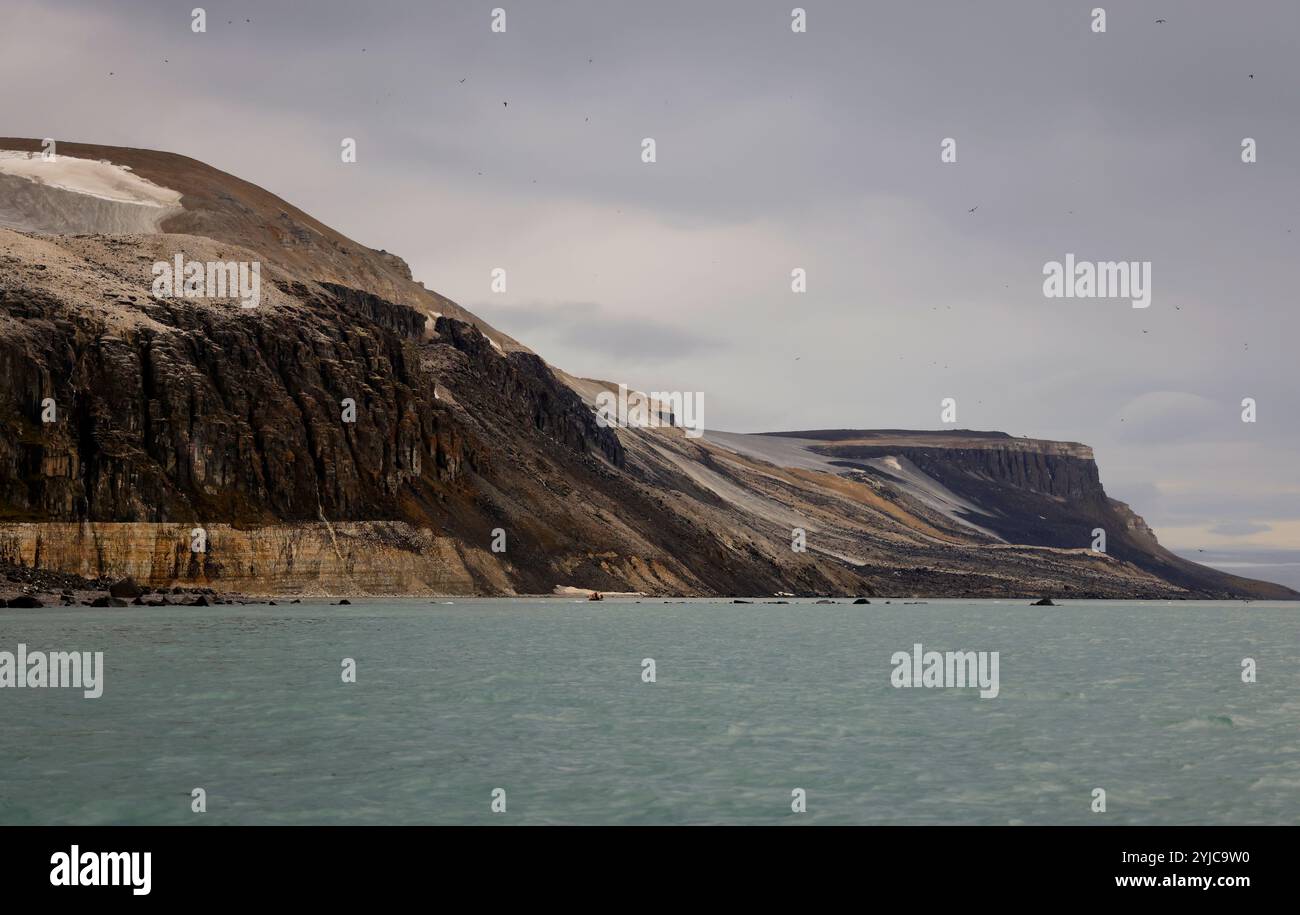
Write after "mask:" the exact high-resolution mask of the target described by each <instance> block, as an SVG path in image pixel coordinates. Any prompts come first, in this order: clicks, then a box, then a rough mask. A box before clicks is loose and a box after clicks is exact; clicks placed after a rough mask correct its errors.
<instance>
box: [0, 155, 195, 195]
mask: <svg viewBox="0 0 1300 915" xmlns="http://www.w3.org/2000/svg"><path fill="white" fill-rule="evenodd" d="M0 174H4V175H13V176H14V177H17V178H25V179H27V180H28V181H31V182H33V183H34V184H42V185H45V186H46V187H52V188H57V189H58V190H61V191H71V192H72V193H74V194H85V195H86V196H88V197H95V198H98V199H99V200H108V201H112V202H113V203H130V204H135V205H137V206H143V207H154V208H165V207H176V206H180V202H181V194H180V192H178V191H173V190H172V189H171V188H167V187H162V186H161V185H157V184H154V183H153V182H152V181H149V180H148V179H145V178H141V177H140V176H139V175H137V174H135V173H133V172H132V171H131V169H130V168H128V167H127V166H125V165H114V164H113V163H112V162H109V161H108V160H107V159H77V158H74V157H73V156H56V157H54V158H53V159H44V158H42V157H41V154H40V153H30V152H22V151H19V150H12V149H4V150H0Z"/></svg>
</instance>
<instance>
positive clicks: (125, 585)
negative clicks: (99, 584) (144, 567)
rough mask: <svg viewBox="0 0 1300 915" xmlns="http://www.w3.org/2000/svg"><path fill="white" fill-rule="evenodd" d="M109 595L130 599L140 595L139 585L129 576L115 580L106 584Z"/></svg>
mask: <svg viewBox="0 0 1300 915" xmlns="http://www.w3.org/2000/svg"><path fill="white" fill-rule="evenodd" d="M108 594H109V597H120V598H122V599H123V600H130V599H131V598H133V597H139V596H140V586H139V585H138V584H136V583H135V579H134V578H132V577H131V576H129V575H128V576H127V577H126V578H123V579H122V580H121V581H115V582H113V584H111V585H109V586H108Z"/></svg>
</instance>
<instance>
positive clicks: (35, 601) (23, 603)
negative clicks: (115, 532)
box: [0, 565, 276, 609]
mask: <svg viewBox="0 0 1300 915" xmlns="http://www.w3.org/2000/svg"><path fill="white" fill-rule="evenodd" d="M265 603H271V604H274V603H276V602H275V601H273V600H269V599H260V600H259V599H258V598H255V597H250V596H248V595H244V594H231V593H222V592H219V591H217V590H216V589H214V588H180V587H176V588H150V587H146V586H141V585H140V584H138V583H137V582H136V581H135V580H134V579H132V578H122V579H118V580H116V581H113V580H111V579H108V578H96V579H89V578H82V577H81V576H79V575H69V574H67V573H65V572H52V571H48V570H44V569H32V568H29V567H27V566H14V565H0V608H13V609H37V608H40V607H77V606H82V607H131V606H135V607H211V606H215V605H217V604H265Z"/></svg>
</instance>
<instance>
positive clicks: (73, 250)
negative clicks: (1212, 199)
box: [0, 140, 1272, 597]
mask: <svg viewBox="0 0 1300 915" xmlns="http://www.w3.org/2000/svg"><path fill="white" fill-rule="evenodd" d="M13 142H15V141H6V140H0V148H5V147H8V148H15V147H13V146H11V145H9V144H12V143H13ZM22 142H24V143H29V144H30V143H31V141H22ZM17 148H26V147H17ZM61 148H62V149H63V150H64V151H65V153H68V154H73V155H75V154H77V152H78V151H79V150H80V149H83V148H81V147H77V146H76V145H74V144H65V145H61ZM84 149H85V150H86V151H88V152H90V153H91V154H93V155H96V156H98V157H103V158H107V159H111V160H113V161H117V162H122V163H124V164H128V165H130V166H131V167H132V168H133V169H135V171H136V173H138V174H140V175H141V176H143V177H146V178H148V179H150V180H152V181H156V182H158V183H159V184H160V185H164V186H165V187H167V188H174V189H175V190H176V191H177V192H179V193H180V194H181V195H182V196H181V200H182V209H181V211H180V212H179V213H175V214H172V215H170V216H167V217H166V218H165V219H163V220H162V224H161V227H162V229H163V232H161V233H151V234H143V235H122V234H114V231H113V226H117V225H119V224H121V222H122V220H123V219H125V217H123V216H122V214H121V213H117V212H115V213H114V216H113V220H114V223H113V226H110V227H108V228H106V229H103V230H102V231H99V232H98V233H97V234H89V235H87V234H83V235H69V234H63V235H58V234H56V235H44V234H38V233H34V232H21V231H12V230H9V229H0V565H5V564H8V565H19V566H27V567H29V568H31V567H36V568H43V569H52V570H58V571H63V572H68V573H73V574H77V575H81V576H83V577H86V578H97V577H100V576H104V575H109V576H119V575H126V574H129V575H132V576H134V577H135V578H137V579H138V580H140V581H141V582H142V583H146V584H149V585H151V586H154V587H170V586H175V585H196V584H198V585H204V586H215V587H225V588H236V589H239V590H242V591H245V592H248V593H259V592H264V593H274V594H301V593H330V594H341V593H448V594H469V593H482V594H505V593H548V592H550V591H552V590H553V589H554V588H556V587H559V586H576V587H588V588H597V589H600V590H606V591H619V590H641V591H646V592H648V593H657V594H723V595H726V594H736V595H752V594H771V593H773V592H777V591H789V592H794V593H800V594H846V593H863V594H873V595H910V594H952V595H973V596H1012V595H1015V596H1023V595H1034V596H1037V595H1040V594H1043V593H1050V594H1054V595H1069V596H1107V597H1133V596H1141V597H1185V596H1204V595H1210V594H1216V595H1217V594H1228V593H1240V594H1258V595H1261V596H1262V595H1263V594H1264V592H1265V591H1266V590H1267V588H1269V587H1271V586H1263V585H1260V584H1259V583H1250V582H1246V581H1245V580H1242V579H1231V578H1230V577H1228V576H1218V573H1209V570H1204V569H1201V568H1200V567H1198V566H1194V565H1192V564H1190V563H1183V562H1182V561H1181V560H1175V559H1174V558H1173V557H1169V556H1168V554H1165V553H1164V552H1163V551H1161V550H1160V549H1159V547H1158V545H1157V544H1155V541H1154V537H1152V536H1151V535H1150V533H1149V531H1146V530H1145V526H1144V525H1143V524H1142V523H1141V520H1140V519H1138V518H1137V517H1136V516H1135V515H1133V514H1132V513H1131V512H1128V510H1127V507H1126V506H1122V505H1120V504H1119V503H1115V502H1113V501H1111V500H1109V499H1108V498H1107V497H1106V496H1105V493H1104V491H1103V490H1102V488H1101V485H1100V481H1099V477H1098V473H1097V468H1096V465H1095V464H1094V463H1093V462H1092V458H1091V453H1090V452H1089V451H1088V450H1087V449H1086V448H1085V447H1084V446H1081V445H1074V444H1069V443H1044V442H1028V441H1026V440H1018V439H1011V438H1009V437H1007V436H1002V435H999V434H996V433H961V434H952V433H903V432H896V431H894V432H890V431H886V432H871V433H868V432H857V431H852V430H841V431H839V432H833V433H797V434H795V435H801V436H803V437H804V438H803V439H802V444H801V445H799V449H802V450H801V452H800V455H799V457H798V459H797V460H784V459H781V458H772V459H770V460H768V459H763V458H761V457H755V456H754V455H752V454H749V453H747V452H746V449H744V448H741V449H739V450H737V449H736V448H733V447H725V446H722V445H719V444H717V443H714V442H710V441H704V440H692V439H687V438H685V437H684V436H683V435H682V434H681V433H680V430H671V429H668V430H665V429H617V430H615V429H608V428H603V427H601V426H600V425H598V424H597V422H596V420H595V415H594V411H593V409H592V404H591V401H590V397H591V392H592V391H594V390H596V389H597V388H599V384H598V383H594V382H590V383H588V382H582V381H581V380H578V379H571V378H568V377H567V376H563V375H562V374H558V373H557V372H556V371H555V370H553V369H552V368H551V367H550V366H549V365H547V363H546V362H545V361H543V360H542V359H541V358H540V357H538V356H536V355H535V354H533V353H531V352H530V351H528V350H527V349H526V348H524V347H523V346H521V345H520V344H518V343H516V342H515V341H513V340H510V339H509V338H508V337H505V336H503V335H500V334H499V333H498V332H496V331H495V330H494V329H493V328H491V327H490V326H488V325H486V324H484V323H483V322H481V321H479V320H478V319H477V318H475V317H474V316H473V315H470V314H469V313H468V312H465V311H464V310H463V309H460V308H459V307H458V306H456V305H455V304H454V303H451V302H449V301H447V300H446V299H443V298H442V297H440V296H437V295H436V293H431V292H429V291H428V290H425V289H424V288H423V287H422V286H420V285H419V284H417V283H414V282H413V281H412V280H411V278H410V273H409V270H408V269H407V268H406V266H405V264H404V263H403V262H401V261H400V259H398V258H396V257H395V256H393V255H390V254H388V253H386V252H380V251H372V250H370V249H368V248H364V247H363V246H360V245H357V244H356V243H355V242H352V241H350V240H348V239H346V238H344V237H343V236H341V235H339V234H338V233H336V232H334V231H333V230H331V229H328V227H325V226H322V225H321V224H320V223H317V222H316V221H315V220H312V219H311V218H310V217H308V216H306V215H305V214H302V213H301V212H300V211H297V210H295V209H294V208H293V207H291V206H290V205H289V204H287V203H285V202H284V201H280V200H278V198H275V197H273V196H272V195H270V194H267V193H266V192H265V191H262V190H261V189H259V188H255V187H253V186H252V185H248V184H246V183H245V182H241V181H238V179H235V178H232V177H231V176H228V175H223V174H222V173H220V172H217V171H216V170H214V169H210V168H208V167H207V166H203V165H202V164H201V163H195V162H193V161H192V160H187V159H184V158H182V157H174V156H167V155H166V154H162V153H150V152H143V151H139V150H112V149H108V148H101V147H84ZM9 183H12V182H9ZM5 186H7V184H3V185H0V214H3V213H5V212H6V210H5V200H4V198H3V196H2V193H3V188H4V187H5ZM41 193H42V192H41V191H39V190H32V189H31V188H27V187H25V188H24V193H23V195H22V198H21V206H15V207H14V208H11V211H9V215H10V219H9V222H10V224H14V223H16V222H21V221H22V220H23V219H27V220H30V219H32V218H34V217H33V214H37V215H40V216H41V217H42V218H43V219H51V218H57V217H58V214H59V213H63V212H65V211H67V210H68V208H69V206H70V203H69V201H68V200H67V199H66V197H60V198H59V200H58V201H57V206H55V205H53V204H50V205H47V202H46V201H44V200H43V198H42V197H41ZM66 193H67V192H64V194H65V195H66ZM100 212H101V210H99V209H95V208H93V207H92V208H89V209H87V210H86V211H84V212H81V213H80V214H79V215H80V217H81V218H87V219H92V221H93V219H94V218H99V217H97V216H96V214H97V213H100ZM126 222H127V223H131V220H130V219H127V220H126ZM132 224H134V223H132ZM46 228H48V226H47V227H46ZM83 228H84V226H83ZM92 228H94V227H93V226H92ZM178 253H180V254H183V255H184V256H185V257H187V258H192V259H196V260H200V261H210V260H219V261H254V260H256V261H260V262H261V264H262V274H261V276H262V282H263V286H264V289H263V295H262V300H261V303H260V304H259V305H258V306H257V307H255V308H242V307H240V303H239V302H238V301H236V300H234V299H222V298H169V297H161V296H158V295H154V294H153V291H152V289H151V279H152V276H151V272H150V266H151V265H152V264H153V263H154V262H155V261H160V260H161V261H170V260H171V259H172V258H173V257H174V256H175V255H176V254H178ZM754 438H761V437H754ZM890 462H892V463H890ZM894 468H897V471H895V469H894ZM1094 524H1096V525H1100V526H1104V527H1106V528H1107V530H1110V531H1115V532H1116V533H1114V534H1112V540H1111V543H1112V544H1115V545H1116V546H1115V547H1113V548H1112V551H1111V553H1110V554H1109V555H1097V554H1093V553H1090V552H1089V551H1088V550H1087V548H1086V547H1087V545H1088V543H1089V533H1088V532H1089V531H1090V530H1091V527H1092V526H1093V525H1094ZM196 528H198V529H201V530H202V531H203V532H204V535H205V538H206V548H205V549H204V550H203V551H201V552H200V551H196V550H194V549H193V548H192V544H191V541H192V535H193V531H194V530H195V529H196ZM796 528H797V529H800V530H803V531H805V532H806V535H807V545H808V548H807V550H806V551H797V550H794V549H792V548H791V544H792V531H794V529H796ZM1216 576H1218V577H1216ZM1269 593H1272V592H1269Z"/></svg>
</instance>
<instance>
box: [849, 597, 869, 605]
mask: <svg viewBox="0 0 1300 915" xmlns="http://www.w3.org/2000/svg"><path fill="white" fill-rule="evenodd" d="M853 603H855V604H869V603H871V601H869V600H867V599H866V598H865V597H859V598H858V599H857V600H855V601H854V602H853Z"/></svg>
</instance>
